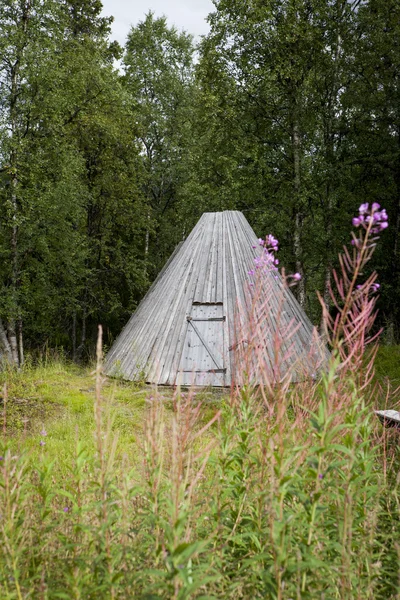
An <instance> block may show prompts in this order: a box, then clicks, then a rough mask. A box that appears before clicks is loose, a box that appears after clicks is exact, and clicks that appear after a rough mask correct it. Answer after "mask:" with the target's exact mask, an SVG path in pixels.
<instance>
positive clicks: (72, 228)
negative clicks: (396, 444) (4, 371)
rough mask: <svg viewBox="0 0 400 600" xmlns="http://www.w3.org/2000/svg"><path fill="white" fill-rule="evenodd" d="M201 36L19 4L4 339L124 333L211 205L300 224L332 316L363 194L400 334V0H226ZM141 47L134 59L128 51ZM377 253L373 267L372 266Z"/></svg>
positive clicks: (7, 149)
mask: <svg viewBox="0 0 400 600" xmlns="http://www.w3.org/2000/svg"><path fill="white" fill-rule="evenodd" d="M214 5H215V9H214V11H213V13H212V14H211V15H210V16H209V22H210V33H209V35H208V36H206V37H205V38H203V39H202V40H201V42H200V44H199V46H198V48H197V52H196V48H195V45H194V42H193V39H192V37H191V36H190V35H189V34H188V33H185V32H178V31H177V30H176V29H175V28H173V27H169V26H168V24H167V21H166V18H164V17H156V16H155V15H154V14H152V13H149V14H148V15H147V16H146V17H145V19H144V20H143V22H141V23H139V24H138V25H136V26H134V27H132V29H131V31H130V33H129V35H128V39H127V42H126V47H125V49H122V48H120V47H119V45H118V44H117V43H116V42H113V41H111V40H110V23H111V21H112V18H111V17H110V18H107V17H103V16H101V10H102V5H101V2H100V0H3V2H2V3H1V5H0V23H1V29H0V111H1V115H0V347H1V348H2V352H3V354H5V355H6V356H7V357H8V358H9V359H10V360H11V361H13V362H14V363H16V364H20V363H21V362H23V360H24V345H25V346H27V347H28V348H30V349H35V348H40V347H42V346H43V345H44V344H48V345H50V346H62V347H64V348H65V349H66V351H67V352H70V353H71V355H72V356H74V358H77V359H78V358H83V357H85V356H86V355H87V352H88V351H90V349H91V347H92V344H93V339H94V336H95V331H96V325H97V323H98V322H102V323H103V325H104V326H105V331H106V333H107V340H108V342H111V340H112V339H113V336H115V334H116V333H118V331H119V329H120V327H121V326H122V324H123V323H124V321H125V320H126V318H127V316H128V315H129V313H130V312H131V311H132V310H133V309H134V308H135V306H136V305H137V303H138V301H139V300H140V298H141V297H142V296H143V294H144V293H145V291H146V289H147V288H148V286H149V284H150V283H151V281H152V280H153V279H154V277H155V276H156V275H157V273H158V271H159V270H160V268H161V267H162V265H163V264H164V262H165V261H166V259H167V258H168V256H169V255H170V253H171V252H172V251H173V249H174V247H175V246H176V244H177V243H178V242H179V241H180V240H181V239H183V238H184V237H185V236H186V235H187V234H188V232H189V231H190V229H191V227H192V226H193V225H194V223H195V222H196V220H197V219H198V218H199V217H200V215H201V213H202V212H203V211H205V210H224V209H238V210H243V211H244V213H245V215H246V217H247V218H248V220H249V221H250V223H251V224H252V225H253V227H254V228H255V229H256V232H257V233H258V234H259V235H264V234H266V233H273V234H274V235H276V236H278V237H279V238H280V242H281V248H282V252H281V254H282V256H281V262H282V263H283V264H285V266H286V267H287V268H290V269H295V270H296V271H299V272H300V273H302V275H303V278H302V283H301V285H300V286H299V287H298V290H297V293H298V296H299V300H300V302H301V303H302V304H303V305H304V306H305V308H306V310H307V311H308V312H309V314H310V316H311V318H312V319H314V321H315V322H316V323H317V322H318V319H319V315H320V313H319V306H318V302H317V300H316V294H315V291H316V290H319V291H320V292H321V293H322V294H324V293H325V298H326V301H327V302H328V299H327V294H326V290H327V286H328V283H329V277H330V271H331V268H332V266H334V265H335V261H336V255H337V252H338V250H339V249H340V247H341V246H342V244H343V243H344V242H347V241H348V239H349V223H350V220H351V216H352V215H353V213H354V211H355V209H356V207H357V206H358V204H360V203H361V202H374V201H375V202H379V203H381V204H382V205H384V206H385V207H386V209H387V211H388V213H389V216H390V229H389V230H388V232H387V233H386V234H385V238H384V242H383V245H382V248H381V249H380V251H379V252H378V253H377V255H376V262H375V265H373V267H376V268H378V270H379V274H380V282H381V285H382V297H381V301H380V309H381V323H382V324H383V325H384V326H385V327H386V334H387V336H386V337H387V339H388V341H393V340H395V339H398V338H399V334H400V328H399V326H400V305H399V303H398V300H397V298H398V297H399V293H400V265H399V259H400V247H399V235H400V108H399V107H400V83H399V73H400V6H399V3H398V2H397V1H396V0H385V1H384V0H367V1H365V2H359V1H353V2H348V1H344V0H329V1H328V0H312V1H309V0H307V1H306V0H263V1H261V0H251V1H248V2H242V1H241V0H214ZM115 59H122V61H121V65H122V66H121V68H120V69H116V68H115V66H114V61H115ZM371 268H372V267H371Z"/></svg>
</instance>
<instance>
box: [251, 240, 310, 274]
mask: <svg viewBox="0 0 400 600" xmlns="http://www.w3.org/2000/svg"><path fill="white" fill-rule="evenodd" d="M258 245H259V246H261V247H262V248H263V250H262V253H261V255H259V256H256V257H255V259H254V269H250V270H249V271H248V274H249V275H250V276H251V277H252V276H254V275H255V273H256V271H259V270H261V271H264V272H271V271H272V272H274V277H275V279H278V277H277V275H276V273H277V272H278V265H279V259H277V258H276V256H275V252H278V250H279V241H278V240H277V239H276V237H274V236H273V235H272V234H269V235H267V236H266V238H265V240H263V239H262V238H258ZM256 247H257V246H256V245H254V244H253V245H252V248H256ZM289 277H292V278H293V280H294V281H300V279H301V275H300V273H295V274H294V275H289ZM250 286H254V283H252V282H251V283H250Z"/></svg>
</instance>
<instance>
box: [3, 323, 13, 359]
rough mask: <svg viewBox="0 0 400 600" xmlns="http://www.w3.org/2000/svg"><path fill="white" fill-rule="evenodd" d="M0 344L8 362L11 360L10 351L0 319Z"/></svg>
mask: <svg viewBox="0 0 400 600" xmlns="http://www.w3.org/2000/svg"><path fill="white" fill-rule="evenodd" d="M0 345H1V347H2V348H3V350H4V354H5V355H6V360H7V362H9V363H10V364H11V363H12V362H13V357H12V352H11V346H10V342H9V341H8V337H7V333H6V330H5V327H4V325H3V321H2V320H1V319H0Z"/></svg>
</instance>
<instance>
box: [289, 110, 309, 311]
mask: <svg viewBox="0 0 400 600" xmlns="http://www.w3.org/2000/svg"><path fill="white" fill-rule="evenodd" d="M292 148H293V170H294V192H295V205H294V234H293V250H294V257H295V261H296V270H297V272H298V273H300V275H301V279H300V281H299V284H298V287H297V291H298V300H299V303H300V305H301V306H302V307H303V308H304V307H305V305H306V285H305V281H304V269H303V248H302V235H301V230H302V227H303V213H302V209H301V174H300V152H301V148H300V131H299V125H298V122H297V120H296V119H294V121H293V128H292Z"/></svg>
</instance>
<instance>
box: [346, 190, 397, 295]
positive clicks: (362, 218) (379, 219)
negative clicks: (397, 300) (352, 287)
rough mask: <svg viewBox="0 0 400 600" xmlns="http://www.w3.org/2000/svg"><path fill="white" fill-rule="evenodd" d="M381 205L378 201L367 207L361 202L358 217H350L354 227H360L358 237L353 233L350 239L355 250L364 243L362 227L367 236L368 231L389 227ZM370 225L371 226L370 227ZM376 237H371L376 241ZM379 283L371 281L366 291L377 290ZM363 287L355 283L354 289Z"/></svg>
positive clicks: (380, 230)
mask: <svg viewBox="0 0 400 600" xmlns="http://www.w3.org/2000/svg"><path fill="white" fill-rule="evenodd" d="M380 208H381V205H380V204H378V202H373V203H372V204H371V208H369V204H368V203H365V204H361V206H360V207H359V209H358V212H359V215H358V217H353V219H352V223H353V226H354V227H360V226H361V227H362V229H361V232H360V235H359V237H356V236H355V235H354V234H353V239H352V240H351V244H352V246H354V247H355V248H357V250H359V249H360V248H362V246H363V244H364V243H365V238H364V236H363V232H362V230H363V229H364V230H365V231H367V234H366V235H367V236H368V231H370V232H371V233H372V234H375V235H378V234H379V233H381V232H382V231H384V230H385V229H387V228H388V227H389V223H388V215H387V212H386V209H385V208H383V209H382V210H380ZM371 225H372V227H371ZM376 239H377V238H373V241H376ZM380 287H381V286H380V284H379V283H373V284H371V286H370V287H369V289H368V292H372V293H374V292H377V291H378V290H379V289H380ZM363 289H364V285H357V286H356V290H358V291H360V290H363Z"/></svg>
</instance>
